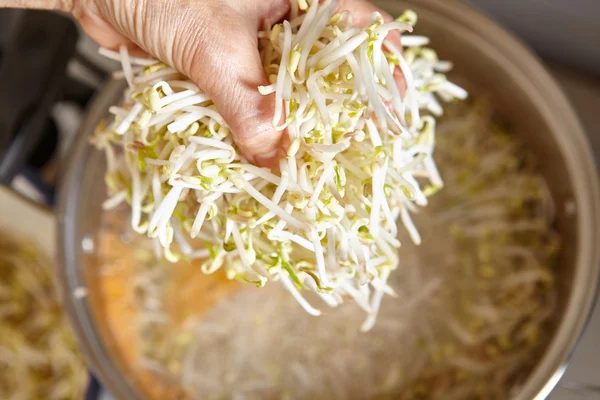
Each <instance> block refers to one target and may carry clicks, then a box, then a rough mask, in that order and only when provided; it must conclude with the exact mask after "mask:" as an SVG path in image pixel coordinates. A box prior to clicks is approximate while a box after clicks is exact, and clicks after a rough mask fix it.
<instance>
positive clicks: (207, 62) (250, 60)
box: [63, 0, 404, 166]
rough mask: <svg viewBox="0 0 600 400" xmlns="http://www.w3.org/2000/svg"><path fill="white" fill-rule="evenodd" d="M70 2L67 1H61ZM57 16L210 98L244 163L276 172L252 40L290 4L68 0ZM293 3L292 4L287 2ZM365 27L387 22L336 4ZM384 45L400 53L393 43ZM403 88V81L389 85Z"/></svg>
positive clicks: (361, 3)
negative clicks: (156, 64)
mask: <svg viewBox="0 0 600 400" xmlns="http://www.w3.org/2000/svg"><path fill="white" fill-rule="evenodd" d="M63 1H70V0H63ZM71 1H72V3H64V4H63V6H64V7H63V8H67V11H69V12H71V13H72V14H73V16H74V17H75V18H76V19H77V20H78V21H79V23H80V24H81V26H82V28H83V29H84V30H85V31H86V32H87V33H88V34H89V35H90V36H91V37H92V39H94V40H95V41H96V42H98V44H99V45H101V46H103V47H106V48H109V49H116V48H118V47H119V46H121V45H127V46H128V48H129V49H130V51H134V52H135V51H138V52H139V51H143V52H146V53H148V54H151V55H152V56H154V57H156V58H158V59H160V60H161V61H163V62H165V63H167V64H169V65H171V66H173V67H175V68H177V69H178V70H179V71H181V72H182V73H184V74H185V75H187V76H188V77H189V78H190V79H191V80H193V81H194V82H195V83H196V84H197V85H198V87H200V88H201V89H202V90H203V91H205V92H206V93H208V95H210V96H211V98H212V100H213V102H214V104H215V106H216V107H217V109H218V111H219V112H220V113H221V115H222V116H223V118H224V119H225V121H226V122H227V124H228V125H229V127H230V128H231V130H232V133H233V136H234V139H235V141H236V144H237V145H238V147H239V148H240V150H241V151H242V153H243V154H244V156H245V157H246V158H247V159H248V160H250V161H251V162H254V163H256V164H258V165H261V166H276V165H277V161H278V159H279V158H280V156H281V152H282V149H281V148H282V146H283V143H282V132H277V131H275V130H274V129H273V127H272V118H273V114H274V109H275V104H274V102H275V95H274V94H272V95H269V96H263V95H261V94H259V93H258V90H257V87H258V86H260V85H268V84H269V82H268V81H267V77H266V76H265V72H264V69H263V67H262V62H261V59H260V55H259V52H258V39H257V33H258V31H259V30H260V29H261V28H262V27H263V26H264V24H265V22H270V23H275V22H277V21H279V20H281V19H282V18H284V16H285V15H286V13H287V12H288V11H289V9H290V0H171V1H168V0H71ZM291 1H296V0H291ZM338 3H339V5H338V10H339V11H342V10H348V11H350V12H351V14H352V17H353V21H354V23H355V24H356V25H357V26H359V27H363V26H365V25H366V24H367V23H368V21H369V19H370V18H371V15H372V13H373V12H374V11H379V12H380V13H381V14H382V15H383V17H384V19H386V20H392V18H391V17H390V16H389V15H388V14H387V13H385V12H383V11H382V10H380V9H378V8H377V7H375V6H374V5H372V4H370V3H369V2H367V1H365V0H339V1H338ZM388 40H390V41H392V42H393V43H395V44H396V47H397V48H401V46H400V35H399V34H398V33H397V32H392V33H390V35H389V36H388ZM397 82H398V83H399V84H400V85H403V84H404V83H403V79H402V78H401V77H397Z"/></svg>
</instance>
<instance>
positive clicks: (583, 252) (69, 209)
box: [59, 0, 600, 399]
mask: <svg viewBox="0 0 600 400" xmlns="http://www.w3.org/2000/svg"><path fill="white" fill-rule="evenodd" d="M376 3H379V5H380V6H381V7H382V8H384V9H387V10H388V11H390V13H391V14H393V15H398V14H400V12H401V11H402V10H404V9H406V8H408V7H410V8H413V9H414V10H415V11H417V13H418V14H419V20H420V21H419V24H418V26H417V30H418V32H422V33H423V34H425V35H427V36H429V37H430V38H431V39H432V42H433V44H434V45H435V48H436V49H438V50H439V51H440V53H441V55H442V56H443V57H444V58H446V59H450V60H453V61H454V62H455V65H456V72H455V74H456V76H457V77H458V78H460V77H468V80H463V81H461V83H462V84H463V85H465V86H466V87H467V89H469V90H470V91H471V92H474V93H476V92H478V91H479V90H480V89H482V88H483V89H485V91H486V93H492V96H493V100H494V104H495V106H496V107H497V108H499V109H500V110H501V112H502V113H503V114H504V115H506V116H507V117H508V118H509V120H510V122H511V124H512V125H513V127H514V128H515V131H516V133H517V134H519V135H520V136H521V137H523V138H524V140H525V141H526V142H527V143H528V144H529V145H530V147H531V149H532V150H533V152H534V153H535V154H536V156H537V158H538V160H539V163H540V166H541V170H542V173H543V174H544V175H545V177H546V179H547V180H548V182H549V186H550V188H551V192H552V195H553V197H554V200H555V202H556V204H557V205H558V215H557V228H558V230H559V231H560V232H561V234H562V238H563V243H564V249H563V252H562V256H561V260H560V265H559V267H558V269H557V271H558V275H559V276H558V279H557V282H558V294H559V296H558V298H559V307H558V309H557V313H556V315H555V316H554V328H553V329H554V333H553V337H552V340H551V342H550V343H549V344H548V346H547V348H546V349H545V352H544V353H543V356H542V357H540V359H539V362H538V363H537V365H536V367H535V368H534V369H533V371H531V373H530V375H529V377H528V378H527V380H526V382H525V384H524V385H523V387H522V389H521V391H520V392H519V393H518V394H517V396H516V397H517V398H518V399H532V398H539V399H543V398H545V397H546V396H547V395H548V394H549V393H550V391H551V390H552V389H553V387H554V386H555V385H556V383H557V382H558V380H559V379H560V377H561V376H562V373H563V372H564V370H565V367H566V364H567V362H568V360H569V357H570V355H571V353H572V351H573V349H574V348H575V345H576V343H577V340H578V338H579V336H580V334H581V332H582V330H583V328H584V326H585V323H586V320H587V318H588V315H589V314H590V310H591V307H592V304H593V301H594V297H595V293H596V286H597V282H598V276H599V272H600V269H599V266H600V248H599V247H598V243H600V232H599V231H598V227H599V226H600V190H599V187H598V176H597V174H596V171H595V168H594V163H593V158H592V155H591V153H590V150H589V146H588V143H587V141H586V138H585V135H584V132H583V131H582V128H581V126H580V124H579V122H578V120H577V117H576V115H575V113H574V111H573V110H572V109H571V107H570V105H569V104H568V102H567V100H566V99H565V96H564V95H563V94H562V93H561V91H560V90H559V88H558V87H557V85H556V83H555V82H554V81H553V80H552V79H551V78H550V76H549V74H548V73H547V72H546V70H545V69H544V67H543V66H542V65H541V64H540V62H539V61H538V60H537V58H536V57H535V56H533V55H532V53H531V52H530V51H528V50H527V49H526V48H525V47H524V46H523V45H522V44H521V43H520V42H519V41H517V40H516V39H515V38H513V37H512V36H511V35H510V34H508V33H507V32H506V31H504V30H503V29H502V28H500V27H499V26H497V25H496V24H495V23H494V22H492V21H491V20H489V19H488V18H486V17H484V16H482V15H481V14H479V13H477V12H475V11H473V10H472V9H470V8H468V7H467V6H464V5H462V4H460V3H455V2H453V1H444V0H403V1H394V0H389V1H384V0H381V1H379V2H376ZM122 88H123V84H122V83H121V82H117V81H111V82H109V83H108V84H107V85H106V86H105V88H104V89H103V90H102V91H101V93H100V94H99V96H98V97H97V98H96V100H95V102H94V103H93V105H92V106H91V108H90V110H89V113H88V115H87V118H86V120H85V122H84V123H83V125H82V128H81V135H80V137H79V140H78V142H77V143H76V145H75V148H74V151H73V157H72V159H71V161H70V163H69V165H68V167H67V169H66V170H65V172H66V174H65V176H64V180H63V186H62V190H61V196H60V202H59V204H60V205H59V233H60V245H59V249H60V251H61V261H62V265H63V268H62V269H61V270H60V281H61V284H62V290H63V294H64V296H65V305H66V307H67V311H68V312H69V314H70V316H71V319H72V322H73V325H74V327H75V331H76V333H77V336H78V338H79V341H80V344H81V347H82V350H83V352H84V354H85V356H86V358H87V361H88V362H89V364H90V365H91V367H92V368H93V370H94V371H95V372H96V374H97V375H98V376H99V377H100V378H101V380H102V381H103V383H104V384H105V385H106V386H107V388H108V389H109V390H110V391H111V392H112V393H113V394H114V395H115V396H116V397H117V398H121V399H137V398H140V394H139V391H138V390H137V389H136V388H135V387H134V386H133V385H132V384H131V380H130V379H128V377H126V376H124V374H123V373H122V371H121V369H120V367H119V364H118V362H117V361H116V357H115V355H114V354H112V353H111V351H110V348H109V347H108V345H107V343H108V342H107V341H106V338H105V337H103V334H102V329H101V327H100V326H99V325H98V323H97V320H96V319H95V317H94V312H93V310H92V308H91V305H90V301H89V299H86V298H76V297H74V296H73V295H72V293H73V291H74V290H75V289H76V288H78V287H80V286H84V287H85V286H87V284H86V283H87V282H89V281H88V280H87V279H86V277H87V276H88V271H90V269H93V268H94V266H95V265H96V258H95V256H94V254H93V251H92V252H90V251H89V249H90V245H91V244H93V243H94V241H95V239H96V237H97V235H98V227H99V221H100V217H101V207H100V204H101V201H102V200H103V199H104V196H105V194H104V187H103V184H102V182H103V179H102V177H103V173H104V162H103V156H102V155H101V154H100V153H98V152H95V151H94V149H93V148H92V147H91V146H90V145H89V144H88V142H87V137H88V136H89V135H90V134H91V133H92V132H93V130H94V128H95V125H96V124H97V123H98V121H99V120H100V119H101V118H103V117H104V116H105V114H106V110H107V108H108V106H109V105H111V104H114V103H116V102H118V101H119V100H120V95H121V93H122ZM83 247H85V248H86V249H87V250H88V251H84V249H83Z"/></svg>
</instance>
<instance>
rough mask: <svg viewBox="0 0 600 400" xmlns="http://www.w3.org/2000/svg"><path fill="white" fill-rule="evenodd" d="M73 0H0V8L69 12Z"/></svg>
mask: <svg viewBox="0 0 600 400" xmlns="http://www.w3.org/2000/svg"><path fill="white" fill-rule="evenodd" d="M73 2H74V0H0V8H30V9H38V10H56V11H62V12H65V13H71V11H72V10H73Z"/></svg>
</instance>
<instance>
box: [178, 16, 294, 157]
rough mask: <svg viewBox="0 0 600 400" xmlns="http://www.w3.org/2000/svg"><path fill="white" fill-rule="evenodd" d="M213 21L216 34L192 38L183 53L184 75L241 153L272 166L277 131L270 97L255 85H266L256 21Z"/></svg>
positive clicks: (277, 144) (277, 143) (277, 146)
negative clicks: (210, 106)
mask: <svg viewBox="0 0 600 400" xmlns="http://www.w3.org/2000/svg"><path fill="white" fill-rule="evenodd" d="M218 21H219V25H220V26H219V27H218V28H217V27H214V29H213V30H214V31H215V32H210V31H204V33H203V36H202V37H200V38H198V37H197V36H196V35H192V36H191V37H192V38H195V40H193V41H192V42H190V43H188V44H187V45H186V46H185V48H186V50H185V51H183V52H182V54H186V55H188V57H189V61H187V62H185V61H182V63H183V64H184V65H187V68H184V69H185V71H184V72H187V73H189V76H190V78H191V79H192V80H193V81H194V82H196V84H197V85H198V86H199V87H200V88H202V89H203V90H204V91H206V92H207V94H208V95H210V97H211V98H212V100H213V102H214V104H215V106H216V107H217V109H218V110H219V112H220V113H221V115H222V116H223V118H224V119H225V121H226V122H227V124H228V125H229V127H230V128H231V131H232V134H233V136H234V139H235V142H236V144H237V146H238V148H239V149H240V151H241V152H242V154H243V155H244V156H245V157H246V158H247V159H248V160H249V161H251V162H254V163H256V164H259V165H261V166H269V167H275V166H277V162H278V160H279V158H280V156H281V154H280V153H281V151H282V150H281V138H282V132H278V131H275V130H274V129H273V126H272V122H273V121H272V119H273V113H274V110H275V96H274V95H269V96H263V95H261V94H260V93H259V92H258V86H261V85H268V84H269V82H268V80H267V77H266V76H265V72H264V69H263V66H262V60H261V58H260V55H259V52H258V43H257V35H256V32H257V27H256V26H254V25H255V24H257V23H258V19H256V20H254V21H248V20H246V19H241V18H238V17H237V14H236V13H233V12H232V13H228V12H227V11H224V10H221V11H220V14H219V17H218ZM246 22H248V23H246ZM190 56H191V57H190Z"/></svg>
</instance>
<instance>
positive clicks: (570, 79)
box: [0, 9, 600, 400]
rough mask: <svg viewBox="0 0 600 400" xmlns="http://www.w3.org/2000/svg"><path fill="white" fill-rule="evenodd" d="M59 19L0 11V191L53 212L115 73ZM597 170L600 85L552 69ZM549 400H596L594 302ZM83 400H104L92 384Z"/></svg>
mask: <svg viewBox="0 0 600 400" xmlns="http://www.w3.org/2000/svg"><path fill="white" fill-rule="evenodd" d="M97 49H98V48H97V46H96V45H95V44H94V43H93V42H92V41H91V40H90V39H89V38H88V37H87V36H85V34H83V33H82V32H81V31H80V30H79V29H78V27H77V25H76V24H75V23H74V22H73V21H72V20H71V19H70V18H68V17H65V16H63V15H59V14H54V13H49V12H41V11H23V10H5V9H0V82H2V86H1V87H0V184H4V185H9V186H11V187H12V188H13V189H15V190H16V191H18V192H20V193H22V194H24V195H25V196H27V197H29V198H31V199H32V200H34V201H37V202H40V203H45V204H47V205H53V203H54V192H55V188H56V184H57V181H58V177H59V175H58V171H59V167H58V166H59V164H60V162H61V161H62V160H63V159H64V158H65V157H66V156H67V155H68V153H69V148H70V145H71V143H72V141H73V138H74V137H75V136H76V134H77V132H78V127H79V123H80V121H81V119H82V116H83V112H84V110H85V108H86V106H87V104H88V102H89V101H90V99H91V98H92V97H93V95H94V94H95V93H96V91H97V90H98V89H99V88H100V87H101V85H102V83H103V82H104V80H105V79H106V78H107V77H108V75H109V74H110V72H111V71H113V70H114V69H116V68H117V67H118V65H117V64H116V63H115V62H113V61H110V60H106V59H104V58H102V57H100V56H98V54H97ZM550 69H551V71H552V72H553V74H554V75H555V77H556V79H557V80H558V81H559V83H560V84H561V85H562V86H563V88H564V90H565V92H566V93H567V95H568V96H569V97H570V99H571V101H572V102H573V103H574V105H575V106H576V109H577V110H578V111H579V113H580V118H581V120H582V122H583V124H584V126H585V127H586V128H587V131H588V137H589V139H590V143H591V144H592V147H593V148H594V151H595V154H596V160H597V165H598V166H600V131H599V130H600V128H598V127H600V113H598V110H597V106H598V104H600V81H598V80H594V79H592V78H585V77H582V76H580V75H578V74H576V73H574V72H572V71H569V70H566V69H564V68H561V67H559V66H556V65H551V66H550ZM598 303H599V304H597V306H596V308H595V312H594V314H593V315H592V317H591V320H590V323H589V325H588V327H587V329H586V331H585V333H584V336H583V337H582V340H581V342H580V344H579V346H578V348H577V350H576V352H575V355H574V357H573V359H572V361H571V364H570V365H569V367H568V368H567V370H566V373H565V375H564V377H563V378H562V380H561V381H560V382H559V385H558V387H557V388H556V389H555V391H554V392H553V393H552V394H551V395H550V397H549V398H550V399H551V400H567V399H569V400H571V399H573V400H578V399H582V400H600V300H599V301H598ZM86 399H89V400H97V399H102V400H108V399H110V395H109V394H108V393H105V392H103V391H102V388H101V385H100V384H99V383H98V382H97V381H96V380H95V379H93V378H92V379H91V384H90V388H89V391H88V394H87V396H86Z"/></svg>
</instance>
